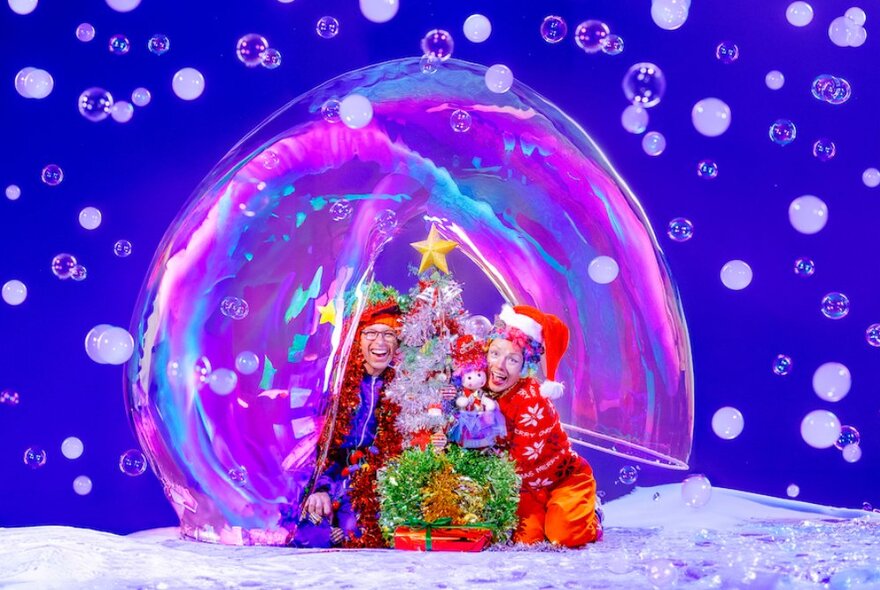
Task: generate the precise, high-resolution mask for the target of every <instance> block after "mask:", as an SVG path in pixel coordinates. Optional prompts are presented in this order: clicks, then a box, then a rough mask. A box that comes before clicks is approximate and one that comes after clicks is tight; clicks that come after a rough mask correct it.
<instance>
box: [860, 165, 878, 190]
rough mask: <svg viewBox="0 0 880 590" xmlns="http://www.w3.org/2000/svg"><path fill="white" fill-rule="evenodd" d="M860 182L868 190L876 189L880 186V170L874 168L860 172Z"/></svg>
mask: <svg viewBox="0 0 880 590" xmlns="http://www.w3.org/2000/svg"><path fill="white" fill-rule="evenodd" d="M862 182H863V183H865V186H866V187H868V188H877V187H878V186H880V170H877V169H876V168H868V169H866V170H865V171H864V172H862Z"/></svg>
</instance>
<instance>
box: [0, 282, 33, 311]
mask: <svg viewBox="0 0 880 590" xmlns="http://www.w3.org/2000/svg"><path fill="white" fill-rule="evenodd" d="M2 295H3V301H5V302H6V303H8V304H9V305H21V304H22V303H24V300H25V299H27V286H26V285H25V284H24V283H22V282H21V281H19V280H17V279H12V280H11V281H6V282H5V283H3V290H2Z"/></svg>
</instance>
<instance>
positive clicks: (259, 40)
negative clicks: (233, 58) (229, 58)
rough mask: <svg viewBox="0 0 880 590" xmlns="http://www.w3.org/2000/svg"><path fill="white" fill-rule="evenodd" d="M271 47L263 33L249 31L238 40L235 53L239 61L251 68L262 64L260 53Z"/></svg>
mask: <svg viewBox="0 0 880 590" xmlns="http://www.w3.org/2000/svg"><path fill="white" fill-rule="evenodd" d="M268 48H269V42H268V41H266V38H265V37H263V36H262V35H258V34H256V33H249V34H247V35H245V36H243V37H242V38H240V39H239V40H238V43H236V45H235V55H237V56H238V61H240V62H241V63H243V64H244V65H246V66H247V67H249V68H255V67H257V66H258V65H260V54H261V53H263V52H264V51H266V50H267V49H268Z"/></svg>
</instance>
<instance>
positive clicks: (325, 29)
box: [315, 16, 339, 39]
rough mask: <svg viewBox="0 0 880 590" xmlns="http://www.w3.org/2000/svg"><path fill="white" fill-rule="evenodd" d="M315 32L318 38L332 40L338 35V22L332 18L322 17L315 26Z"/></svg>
mask: <svg viewBox="0 0 880 590" xmlns="http://www.w3.org/2000/svg"><path fill="white" fill-rule="evenodd" d="M315 31H316V32H317V33H318V36H319V37H322V38H324V39H332V38H333V37H335V36H336V35H338V34H339V21H338V20H336V19H335V18H333V17H332V16H322V17H321V18H319V19H318V24H317V25H315Z"/></svg>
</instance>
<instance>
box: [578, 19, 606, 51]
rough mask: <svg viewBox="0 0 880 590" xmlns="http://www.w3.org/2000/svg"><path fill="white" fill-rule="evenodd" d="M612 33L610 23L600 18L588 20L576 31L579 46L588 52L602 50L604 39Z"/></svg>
mask: <svg viewBox="0 0 880 590" xmlns="http://www.w3.org/2000/svg"><path fill="white" fill-rule="evenodd" d="M610 33H611V31H610V30H609V29H608V25H606V24H605V23H603V22H602V21H598V20H586V21H584V22H582V23H581V24H579V25H578V26H577V28H576V29H575V31H574V40H575V43H577V46H578V47H580V48H581V49H583V50H584V51H585V52H587V53H598V52H599V51H602V41H603V40H604V39H605V38H606V37H607V36H608V35H609V34H610Z"/></svg>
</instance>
